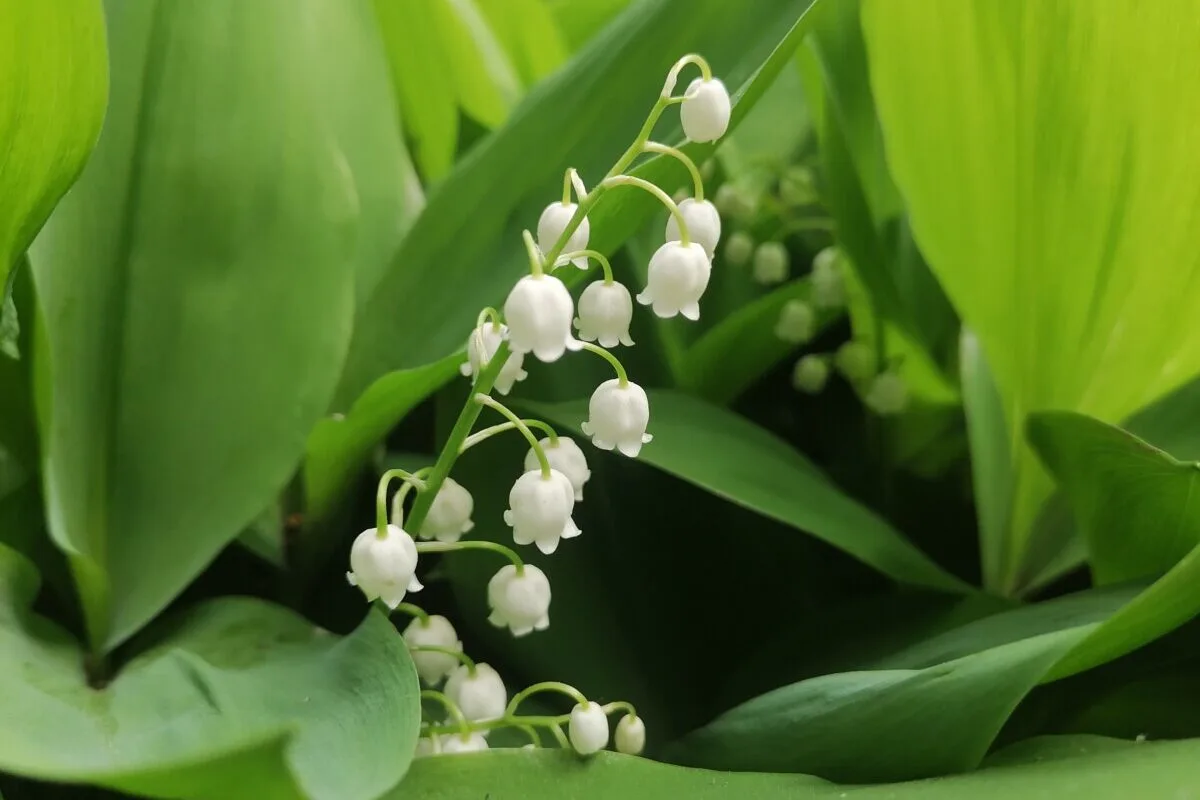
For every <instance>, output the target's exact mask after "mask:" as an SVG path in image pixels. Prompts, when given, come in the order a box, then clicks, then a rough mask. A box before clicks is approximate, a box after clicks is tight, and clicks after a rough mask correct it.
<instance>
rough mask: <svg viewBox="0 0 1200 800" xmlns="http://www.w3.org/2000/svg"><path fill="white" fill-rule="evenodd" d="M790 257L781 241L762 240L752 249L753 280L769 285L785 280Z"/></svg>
mask: <svg viewBox="0 0 1200 800" xmlns="http://www.w3.org/2000/svg"><path fill="white" fill-rule="evenodd" d="M790 268H791V257H790V256H788V251H787V248H786V247H784V246H783V243H782V242H763V243H762V244H760V245H759V246H758V249H757V250H755V251H754V267H753V270H754V280H756V281H758V282H759V283H761V284H763V285H764V286H769V285H771V284H773V283H782V282H783V281H785V280H787V276H788V271H789V269H790Z"/></svg>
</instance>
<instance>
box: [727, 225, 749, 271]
mask: <svg viewBox="0 0 1200 800" xmlns="http://www.w3.org/2000/svg"><path fill="white" fill-rule="evenodd" d="M753 254H754V238H753V237H752V236H750V234H748V233H746V232H745V231H736V232H735V233H734V234H733V235H732V236H730V237H729V239H728V241H726V242H725V260H726V261H728V262H729V263H730V264H732V265H733V266H735V267H740V266H741V265H743V264H745V263H746V262H747V261H749V260H750V256H751V255H753Z"/></svg>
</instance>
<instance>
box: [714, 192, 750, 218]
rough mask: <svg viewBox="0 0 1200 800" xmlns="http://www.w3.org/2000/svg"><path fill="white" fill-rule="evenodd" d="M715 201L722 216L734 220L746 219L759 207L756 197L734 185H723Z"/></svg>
mask: <svg viewBox="0 0 1200 800" xmlns="http://www.w3.org/2000/svg"><path fill="white" fill-rule="evenodd" d="M713 200H714V202H715V203H716V204H717V208H718V209H720V211H721V213H722V214H724V215H725V216H727V217H733V218H734V219H745V218H746V217H749V216H750V215H752V214H753V213H754V212H755V210H756V209H757V207H758V199H757V198H756V197H754V196H753V195H751V194H749V193H748V192H746V191H745V190H742V189H739V188H738V187H736V186H734V185H733V184H732V183H723V184H721V186H720V188H719V189H717V196H716V197H715V198H713Z"/></svg>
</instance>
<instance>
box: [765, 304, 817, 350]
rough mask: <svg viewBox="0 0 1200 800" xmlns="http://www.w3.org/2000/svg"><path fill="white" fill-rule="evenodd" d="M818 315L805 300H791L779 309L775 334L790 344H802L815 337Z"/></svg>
mask: <svg viewBox="0 0 1200 800" xmlns="http://www.w3.org/2000/svg"><path fill="white" fill-rule="evenodd" d="M816 324H817V317H816V314H814V313H813V310H812V306H810V305H809V304H808V303H806V302H804V301H803V300H789V301H787V302H786V303H784V305H783V308H782V309H780V311H779V319H778V321H776V323H775V335H776V336H778V337H779V338H780V339H782V340H783V341H785V342H787V343H789V344H801V343H803V342H807V341H808V340H809V339H811V338H812V337H813V331H814V329H815V328H816Z"/></svg>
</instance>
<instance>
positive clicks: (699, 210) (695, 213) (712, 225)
mask: <svg viewBox="0 0 1200 800" xmlns="http://www.w3.org/2000/svg"><path fill="white" fill-rule="evenodd" d="M679 213H680V214H682V215H683V221H684V222H685V223H686V224H687V228H688V234H689V235H690V236H691V238H692V241H693V242H697V243H699V245H700V246H701V247H703V248H704V252H705V253H706V254H708V257H709V259H711V258H712V257H713V253H715V252H717V243H718V242H720V241H721V215H720V214H719V213H717V207H716V206H714V205H713V204H712V203H710V202H708V201H707V200H699V201H698V200H696V199H695V198H691V197H689V198H688V199H686V200H684V201H683V202H682V203H680V204H679ZM665 238H666V240H667V241H668V242H678V241H679V240H680V235H679V221H678V220H676V219H675V215H674V214H669V215H668V216H667V231H666V236H665Z"/></svg>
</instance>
